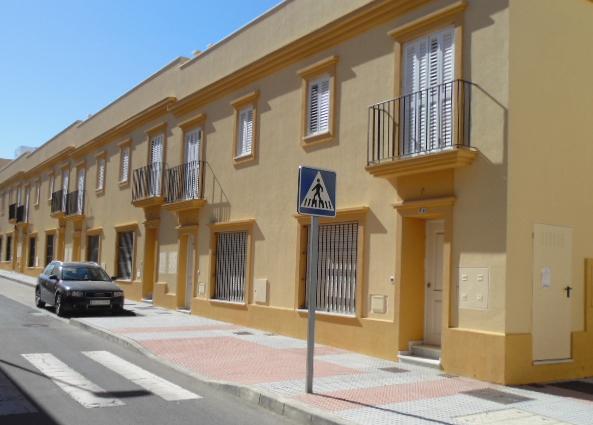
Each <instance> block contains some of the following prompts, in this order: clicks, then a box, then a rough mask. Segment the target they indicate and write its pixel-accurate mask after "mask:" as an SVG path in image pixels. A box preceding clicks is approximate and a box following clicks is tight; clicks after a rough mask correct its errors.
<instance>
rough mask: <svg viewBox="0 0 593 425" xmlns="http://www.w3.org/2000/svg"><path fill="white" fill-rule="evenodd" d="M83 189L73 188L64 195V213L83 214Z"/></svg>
mask: <svg viewBox="0 0 593 425" xmlns="http://www.w3.org/2000/svg"><path fill="white" fill-rule="evenodd" d="M84 195H85V191H84V190H75V191H74V192H70V193H69V194H68V195H66V211H65V212H64V214H65V215H83V214H84Z"/></svg>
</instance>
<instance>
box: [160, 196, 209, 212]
mask: <svg viewBox="0 0 593 425" xmlns="http://www.w3.org/2000/svg"><path fill="white" fill-rule="evenodd" d="M206 204H207V201H206V200H205V199H188V200H183V201H178V202H172V203H170V204H164V205H163V209H164V210H167V211H173V212H180V211H187V210H199V209H200V208H202V207H203V206H204V205H206Z"/></svg>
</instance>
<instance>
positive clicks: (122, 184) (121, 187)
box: [117, 179, 130, 189]
mask: <svg viewBox="0 0 593 425" xmlns="http://www.w3.org/2000/svg"><path fill="white" fill-rule="evenodd" d="M117 184H118V185H119V187H120V189H123V188H126V187H128V186H129V185H130V179H128V180H125V181H120V182H118V183H117Z"/></svg>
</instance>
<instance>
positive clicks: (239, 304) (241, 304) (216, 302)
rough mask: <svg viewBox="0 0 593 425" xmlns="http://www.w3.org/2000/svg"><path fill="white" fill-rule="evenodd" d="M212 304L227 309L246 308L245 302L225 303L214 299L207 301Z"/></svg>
mask: <svg viewBox="0 0 593 425" xmlns="http://www.w3.org/2000/svg"><path fill="white" fill-rule="evenodd" d="M208 301H210V302H211V303H212V304H220V305H224V306H229V307H247V303H246V302H239V301H225V300H218V299H216V298H210V299H208Z"/></svg>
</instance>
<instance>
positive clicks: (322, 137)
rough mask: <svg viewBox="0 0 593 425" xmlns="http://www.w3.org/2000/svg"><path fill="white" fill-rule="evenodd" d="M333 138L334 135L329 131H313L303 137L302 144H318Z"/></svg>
mask: <svg viewBox="0 0 593 425" xmlns="http://www.w3.org/2000/svg"><path fill="white" fill-rule="evenodd" d="M333 138H334V135H333V134H332V132H331V131H324V132H323V133H315V134H310V135H308V136H305V137H303V141H302V145H303V146H304V147H305V146H312V145H318V144H321V143H327V142H330V141H331V140H332V139H333Z"/></svg>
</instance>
